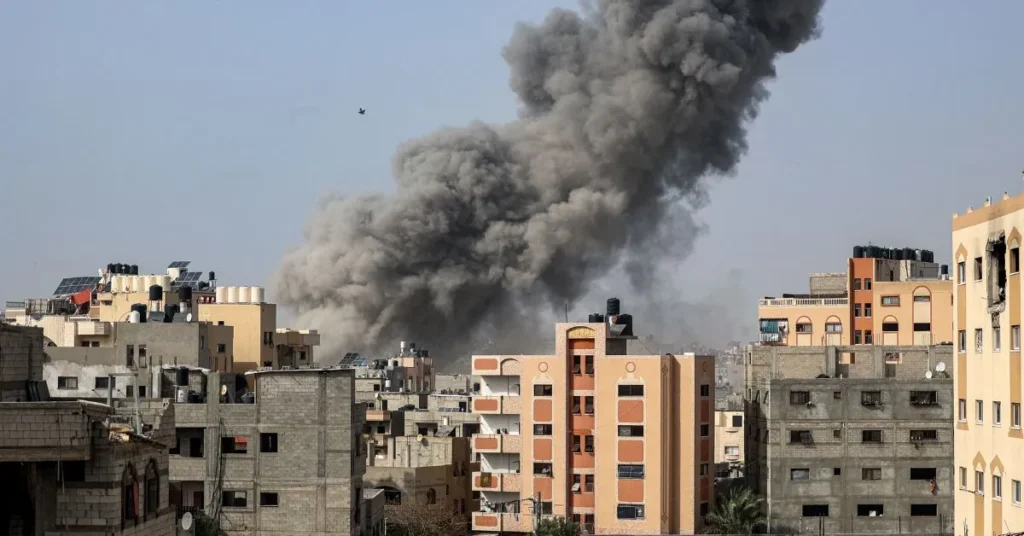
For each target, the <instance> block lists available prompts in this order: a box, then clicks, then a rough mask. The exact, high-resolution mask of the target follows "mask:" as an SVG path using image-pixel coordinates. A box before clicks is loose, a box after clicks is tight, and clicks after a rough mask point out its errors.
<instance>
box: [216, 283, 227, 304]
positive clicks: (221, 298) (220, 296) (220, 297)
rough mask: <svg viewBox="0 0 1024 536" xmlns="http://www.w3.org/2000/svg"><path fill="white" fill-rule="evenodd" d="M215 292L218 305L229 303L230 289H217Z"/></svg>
mask: <svg viewBox="0 0 1024 536" xmlns="http://www.w3.org/2000/svg"><path fill="white" fill-rule="evenodd" d="M214 292H215V294H216V297H217V303H227V302H228V287H217V290H216V291H214Z"/></svg>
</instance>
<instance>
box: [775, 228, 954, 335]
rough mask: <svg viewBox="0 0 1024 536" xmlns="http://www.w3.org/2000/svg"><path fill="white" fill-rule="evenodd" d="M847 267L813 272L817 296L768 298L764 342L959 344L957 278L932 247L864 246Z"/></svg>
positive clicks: (812, 283) (812, 287)
mask: <svg viewBox="0 0 1024 536" xmlns="http://www.w3.org/2000/svg"><path fill="white" fill-rule="evenodd" d="M846 264H847V271H846V272H839V273H814V274H811V275H810V289H809V290H810V292H809V293H805V294H783V295H782V296H781V297H765V298H763V299H761V300H760V301H759V303H758V323H759V332H760V333H759V342H760V344H773V345H781V346H827V345H862V344H884V345H917V344H922V345H927V344H942V343H951V342H953V332H952V310H953V307H952V292H953V283H952V281H951V280H950V278H949V269H948V266H947V265H939V264H936V263H935V262H934V255H933V254H932V252H931V251H928V250H912V249H910V248H903V249H890V248H881V247H877V246H856V247H854V248H853V257H852V258H849V259H847V262H846Z"/></svg>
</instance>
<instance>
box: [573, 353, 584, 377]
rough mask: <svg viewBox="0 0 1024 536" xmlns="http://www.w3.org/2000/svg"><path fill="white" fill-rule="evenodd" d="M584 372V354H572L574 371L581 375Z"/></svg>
mask: <svg viewBox="0 0 1024 536" xmlns="http://www.w3.org/2000/svg"><path fill="white" fill-rule="evenodd" d="M581 372H583V356H581V355H574V356H572V373H573V374H575V375H576V376H579V375H580V373H581Z"/></svg>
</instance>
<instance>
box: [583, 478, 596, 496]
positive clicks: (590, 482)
mask: <svg viewBox="0 0 1024 536" xmlns="http://www.w3.org/2000/svg"><path fill="white" fill-rule="evenodd" d="M583 491H586V492H587V493H593V492H594V475H583Z"/></svg>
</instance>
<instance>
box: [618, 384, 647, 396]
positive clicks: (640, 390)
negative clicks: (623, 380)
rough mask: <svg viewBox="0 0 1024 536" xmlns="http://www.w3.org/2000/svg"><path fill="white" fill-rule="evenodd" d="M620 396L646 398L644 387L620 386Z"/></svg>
mask: <svg viewBox="0 0 1024 536" xmlns="http://www.w3.org/2000/svg"><path fill="white" fill-rule="evenodd" d="M619 396H644V386H643V385H620V386H619Z"/></svg>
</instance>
